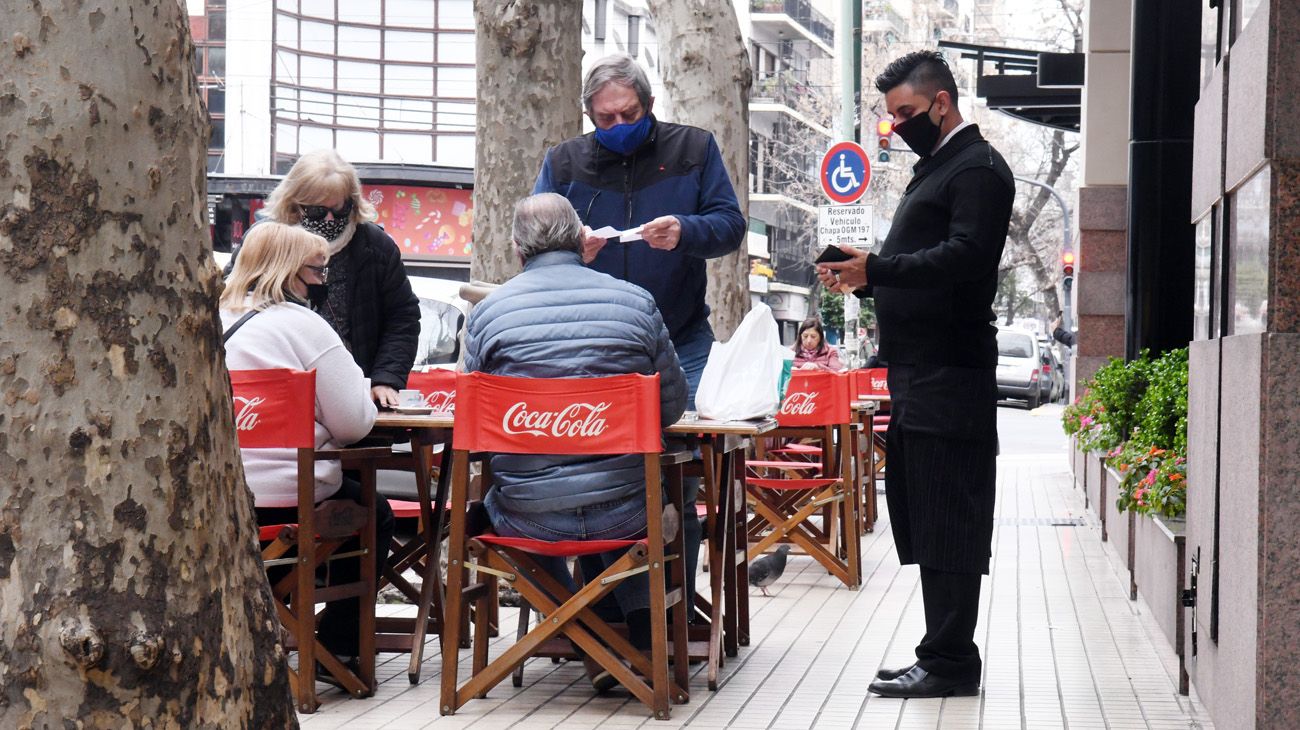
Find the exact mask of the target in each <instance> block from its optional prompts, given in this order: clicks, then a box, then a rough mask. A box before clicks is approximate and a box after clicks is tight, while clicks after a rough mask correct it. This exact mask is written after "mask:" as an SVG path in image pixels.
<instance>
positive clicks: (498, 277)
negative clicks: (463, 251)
mask: <svg viewBox="0 0 1300 730" xmlns="http://www.w3.org/2000/svg"><path fill="white" fill-rule="evenodd" d="M474 25H475V34H476V37H477V38H478V55H477V59H476V60H477V67H478V84H477V87H478V93H477V104H478V106H477V110H476V114H475V116H476V124H477V127H476V138H477V139H476V148H475V154H474V261H473V264H472V268H471V270H470V271H471V275H472V277H473V278H475V279H479V280H482V281H487V282H491V283H494V284H499V283H501V282H503V281H505V280H506V279H509V278H510V277H511V276H514V275H515V274H516V273H518V272H519V259H518V257H517V256H515V252H514V246H513V245H512V243H511V240H510V223H511V220H512V218H513V215H514V208H515V202H516V201H518V200H519V199H520V198H522V197H524V196H526V195H528V194H529V193H531V192H532V190H533V183H534V182H535V181H536V180H537V172H538V170H540V169H541V165H542V158H543V157H545V155H546V150H547V149H548V148H550V147H552V146H554V145H556V144H559V143H560V142H562V141H564V140H566V139H568V138H569V137H572V136H574V135H577V134H579V133H580V132H581V131H582V104H581V96H582V33H581V32H580V29H581V28H582V3H579V2H573V1H572V0H531V1H530V2H520V0H474Z"/></svg>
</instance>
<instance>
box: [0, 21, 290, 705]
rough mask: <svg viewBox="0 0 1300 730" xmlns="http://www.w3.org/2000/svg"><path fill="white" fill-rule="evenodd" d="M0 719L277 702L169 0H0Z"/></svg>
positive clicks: (198, 124) (196, 147)
mask: <svg viewBox="0 0 1300 730" xmlns="http://www.w3.org/2000/svg"><path fill="white" fill-rule="evenodd" d="M0 28H3V29H4V31H3V35H2V37H0V304H2V307H0V333H2V334H0V396H2V397H3V399H4V407H3V410H0V424H2V425H0V605H3V607H4V613H3V620H2V621H0V727H15V728H16V727H63V726H65V725H67V726H69V727H72V726H73V725H74V724H76V725H77V726H80V725H81V723H84V724H85V725H87V726H91V727H140V726H145V725H148V726H150V727H220V728H226V727H255V728H283V727H286V726H296V725H297V720H296V717H295V715H294V712H293V702H292V699H291V697H290V694H289V683H288V675H287V671H286V661H285V653H284V648H283V646H282V645H281V644H280V641H279V630H278V623H277V622H276V620H275V618H274V614H273V611H272V605H271V598H270V594H269V590H268V588H267V586H266V579H265V577H264V576H263V573H262V569H261V563H260V561H259V559H258V556H257V541H256V537H255V536H256V529H255V520H254V517H253V510H252V497H251V495H250V494H249V492H248V489H247V487H246V486H245V485H244V477H243V468H242V466H241V463H240V459H239V451H238V448H237V444H236V439H235V431H234V419H233V415H232V412H231V399H230V394H229V393H230V390H229V387H230V386H229V380H228V377H227V374H226V369H225V362H224V358H223V355H222V349H221V345H220V339H219V336H220V322H219V320H218V317H217V307H216V298H217V295H218V293H219V292H220V288H221V284H222V282H221V279H220V277H219V275H218V272H217V269H216V266H215V265H214V263H213V261H212V253H211V244H210V243H209V241H208V236H207V214H206V209H205V200H204V195H205V182H204V172H205V159H206V157H205V155H206V147H207V144H206V142H207V120H206V118H205V113H204V110H203V108H202V104H201V102H200V99H199V96H198V92H197V89H196V87H195V82H194V71H193V69H192V65H191V57H192V54H193V46H192V44H191V42H190V37H189V30H188V19H187V18H186V16H185V15H184V11H183V9H182V7H181V5H179V4H178V3H177V2H176V0H132V1H130V2H123V1H122V0H118V2H107V1H104V0H98V1H97V0H88V1H86V2H76V3H71V2H67V3H52V2H44V3H42V2H33V3H31V4H30V5H29V4H28V3H17V2H11V3H5V4H4V6H3V8H2V9H0Z"/></svg>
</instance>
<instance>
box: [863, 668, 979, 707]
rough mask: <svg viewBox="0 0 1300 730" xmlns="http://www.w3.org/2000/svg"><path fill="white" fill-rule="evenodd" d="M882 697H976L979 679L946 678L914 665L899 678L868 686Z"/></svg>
mask: <svg viewBox="0 0 1300 730" xmlns="http://www.w3.org/2000/svg"><path fill="white" fill-rule="evenodd" d="M867 689H869V690H870V691H872V692H875V693H876V694H878V695H880V696H881V697H901V698H903V699H917V698H922V697H976V696H978V695H979V693H980V683H979V681H977V680H953V679H945V678H944V677H940V676H939V675H937V674H930V673H929V672H927V671H925V670H924V669H922V668H920V667H912V668H911V669H909V670H908V671H907V674H904V675H902V676H900V677H898V678H897V679H891V680H888V681H881V680H876V681H875V682H872V683H871V686H870V687H868V688H867Z"/></svg>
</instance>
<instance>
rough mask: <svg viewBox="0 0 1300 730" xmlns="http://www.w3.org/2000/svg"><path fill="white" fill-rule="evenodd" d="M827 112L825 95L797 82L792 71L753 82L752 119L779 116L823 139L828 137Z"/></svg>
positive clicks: (766, 75)
mask: <svg viewBox="0 0 1300 730" xmlns="http://www.w3.org/2000/svg"><path fill="white" fill-rule="evenodd" d="M830 110H831V101H830V99H829V98H828V97H827V96H826V94H825V93H822V92H819V91H818V90H817V89H815V88H813V86H812V85H810V84H808V83H806V82H804V81H802V80H800V79H799V78H798V77H797V76H796V75H795V74H794V73H793V72H791V71H778V72H777V73H774V74H759V75H757V76H756V77H755V78H754V88H753V90H752V91H751V92H750V95H749V113H750V115H751V116H754V115H759V114H765V113H771V114H782V115H785V116H787V117H789V118H791V119H794V120H795V121H798V122H799V123H800V124H803V125H804V126H806V127H808V128H809V129H812V130H813V131H815V132H817V133H818V134H820V135H822V136H823V137H830V136H831V130H830V127H829V124H830Z"/></svg>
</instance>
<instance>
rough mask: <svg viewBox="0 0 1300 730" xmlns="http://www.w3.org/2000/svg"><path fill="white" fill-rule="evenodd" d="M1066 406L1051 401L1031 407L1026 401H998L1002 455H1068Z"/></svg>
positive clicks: (999, 436)
mask: <svg viewBox="0 0 1300 730" xmlns="http://www.w3.org/2000/svg"><path fill="white" fill-rule="evenodd" d="M1063 409H1064V406H1063V405H1061V404H1059V403H1050V404H1047V405H1043V406H1039V407H1038V408H1036V409H1034V410H1032V411H1029V410H1026V409H1025V404H1024V401H1014V400H1013V401H1005V400H1004V401H999V402H998V439H999V441H1000V443H1001V446H1002V450H1001V455H1002V456H1030V455H1034V456H1042V455H1059V456H1061V458H1065V449H1066V444H1067V442H1066V439H1065V432H1064V431H1062V430H1061V411H1062V410H1063Z"/></svg>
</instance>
